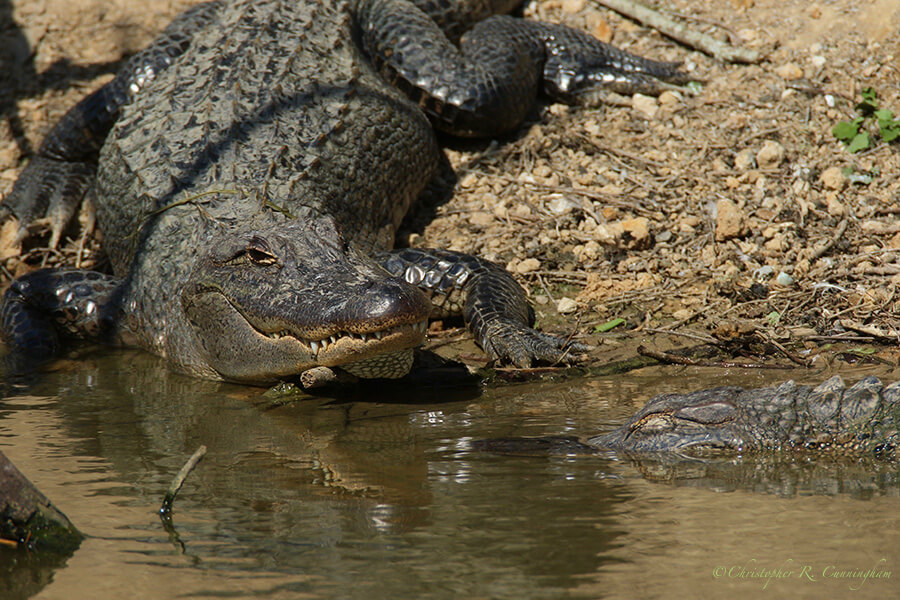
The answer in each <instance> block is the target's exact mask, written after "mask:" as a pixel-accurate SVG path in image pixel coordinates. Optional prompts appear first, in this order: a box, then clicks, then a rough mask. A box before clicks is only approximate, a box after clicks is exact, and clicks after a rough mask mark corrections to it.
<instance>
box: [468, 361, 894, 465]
mask: <svg viewBox="0 0 900 600" xmlns="http://www.w3.org/2000/svg"><path fill="white" fill-rule="evenodd" d="M898 444H900V382H896V383H892V384H890V385H887V386H885V385H883V384H882V383H881V381H879V380H878V378H876V377H866V378H865V379H863V380H861V381H859V382H858V383H856V384H855V385H853V386H851V387H850V388H847V387H846V386H845V385H844V382H843V380H842V379H841V378H840V377H832V378H831V379H829V380H827V381H825V382H824V383H822V384H820V385H818V386H815V387H812V386H806V385H797V384H796V383H794V382H793V381H787V382H785V383H782V384H781V385H778V386H774V387H766V388H757V389H750V390H746V389H743V388H739V387H719V388H713V389H708V390H701V391H698V392H691V393H688V394H663V395H660V396H657V397H655V398H653V399H652V400H650V401H649V402H648V403H647V405H646V406H644V408H642V409H641V410H639V411H638V412H636V413H635V414H634V415H633V416H632V417H631V418H630V419H628V421H627V422H626V423H625V424H624V425H622V426H621V427H619V428H617V429H614V430H613V431H611V432H609V433H605V434H602V435H598V436H595V437H591V438H588V439H586V440H584V441H581V440H579V439H577V438H572V437H548V438H533V439H527V438H519V439H496V440H483V441H482V442H480V443H479V444H478V445H479V447H481V448H482V449H486V450H491V451H499V452H513V453H519V452H528V453H531V452H540V453H547V454H594V453H597V452H602V451H608V450H612V451H616V452H620V453H624V454H627V455H633V456H642V455H648V456H649V455H661V454H671V455H677V456H681V457H685V458H700V459H702V458H709V457H715V456H719V455H726V456H727V455H731V454H740V453H755V452H770V451H789V452H813V453H816V454H819V455H824V454H828V455H832V456H835V457H851V458H852V457H870V458H876V459H881V460H889V461H894V460H897V459H900V456H898V453H897V445H898Z"/></svg>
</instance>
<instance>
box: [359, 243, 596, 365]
mask: <svg viewBox="0 0 900 600" xmlns="http://www.w3.org/2000/svg"><path fill="white" fill-rule="evenodd" d="M374 258H375V260H376V261H377V262H378V263H379V264H381V265H382V266H383V267H384V268H385V269H387V270H388V272H390V273H391V275H393V276H394V277H397V278H399V279H402V280H404V281H406V282H408V283H410V284H412V285H415V286H417V287H419V289H421V290H423V291H424V292H425V293H426V294H428V295H429V296H430V297H431V301H432V304H433V306H434V309H433V312H432V316H434V317H442V316H451V315H459V314H462V315H463V318H464V319H465V322H466V326H467V327H468V329H469V331H471V332H472V334H473V335H474V336H475V341H477V342H478V344H479V345H480V346H481V347H482V348H483V349H484V351H485V353H487V355H488V356H489V357H490V358H491V359H499V360H502V361H508V362H512V363H513V364H515V365H516V366H518V367H522V368H526V367H530V366H531V365H532V364H533V363H534V362H548V363H553V362H560V361H565V360H566V358H567V357H568V355H569V354H570V352H571V351H573V350H574V351H583V350H586V349H587V347H586V346H583V345H581V344H577V343H572V342H570V341H569V340H566V339H564V338H561V337H557V336H555V335H549V334H546V333H541V332H539V331H535V330H534V329H532V328H531V326H532V325H533V324H534V311H533V310H532V308H531V305H530V304H529V303H528V300H527V299H526V298H525V292H524V291H523V290H522V287H521V286H520V285H519V284H518V283H516V280H515V279H513V278H512V276H511V275H510V274H509V273H508V272H506V270H504V269H503V268H502V267H500V266H499V265H496V264H494V263H492V262H489V261H486V260H483V259H480V258H478V257H476V256H471V255H469V254H462V253H459V252H450V251H447V250H433V249H419V248H403V249H400V250H394V251H391V252H381V253H378V254H376V255H375V256H374Z"/></svg>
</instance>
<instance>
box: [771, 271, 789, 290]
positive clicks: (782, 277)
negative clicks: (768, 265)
mask: <svg viewBox="0 0 900 600" xmlns="http://www.w3.org/2000/svg"><path fill="white" fill-rule="evenodd" d="M775 283H777V284H778V285H781V286H784V287H790V286H792V285H794V278H793V277H791V276H790V275H788V274H787V273H785V272H784V271H782V272H780V273H779V274H778V277H776V278H775Z"/></svg>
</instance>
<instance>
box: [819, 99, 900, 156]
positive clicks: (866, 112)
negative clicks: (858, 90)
mask: <svg viewBox="0 0 900 600" xmlns="http://www.w3.org/2000/svg"><path fill="white" fill-rule="evenodd" d="M862 98H863V99H862V101H861V102H860V103H859V104H857V105H856V112H857V113H859V116H858V117H856V118H855V119H853V120H852V121H841V122H840V123H838V124H837V125H835V126H834V129H832V130H831V133H832V134H833V135H834V137H836V138H837V139H839V140H841V141H842V142H844V145H845V146H847V151H848V152H859V151H860V150H865V149H866V148H869V147H870V146H871V145H872V139H871V137H870V136H869V130H868V129H867V128H866V127H865V123H866V120H868V119H870V118H872V119H874V120H875V122H876V123H877V125H878V136H879V137H881V139H882V140H883V141H884V142H886V143H888V144H889V143H891V142H893V141H894V140H896V139H897V138H900V120H898V119H895V118H894V113H893V111H890V110H888V109H886V108H879V107H878V95H877V94H876V93H875V90H874V89H872V88H870V87H867V88H866V89H864V90H863V91H862Z"/></svg>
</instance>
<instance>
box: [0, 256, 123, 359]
mask: <svg viewBox="0 0 900 600" xmlns="http://www.w3.org/2000/svg"><path fill="white" fill-rule="evenodd" d="M117 290H118V280H116V279H115V278H113V277H111V276H109V275H104V274H103V273H97V272H94V271H84V270H80V269H41V270H39V271H34V272H32V273H29V274H27V275H23V276H22V277H19V278H18V279H16V280H15V281H13V282H12V284H11V285H10V286H9V289H7V290H6V294H5V295H4V297H3V302H2V303H0V339H3V340H4V341H5V342H6V344H7V345H8V346H9V347H10V348H11V349H12V350H13V351H15V352H18V353H21V354H24V355H27V356H29V357H33V358H36V359H46V358H51V357H53V356H55V355H56V354H58V352H59V350H60V344H59V338H60V336H61V335H65V336H66V337H74V338H80V339H93V340H97V341H104V342H110V341H115V340H114V338H116V336H117V332H116V326H115V325H114V322H115V314H116V313H117V312H118V311H117V306H118V304H117V301H116V291H117Z"/></svg>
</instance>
